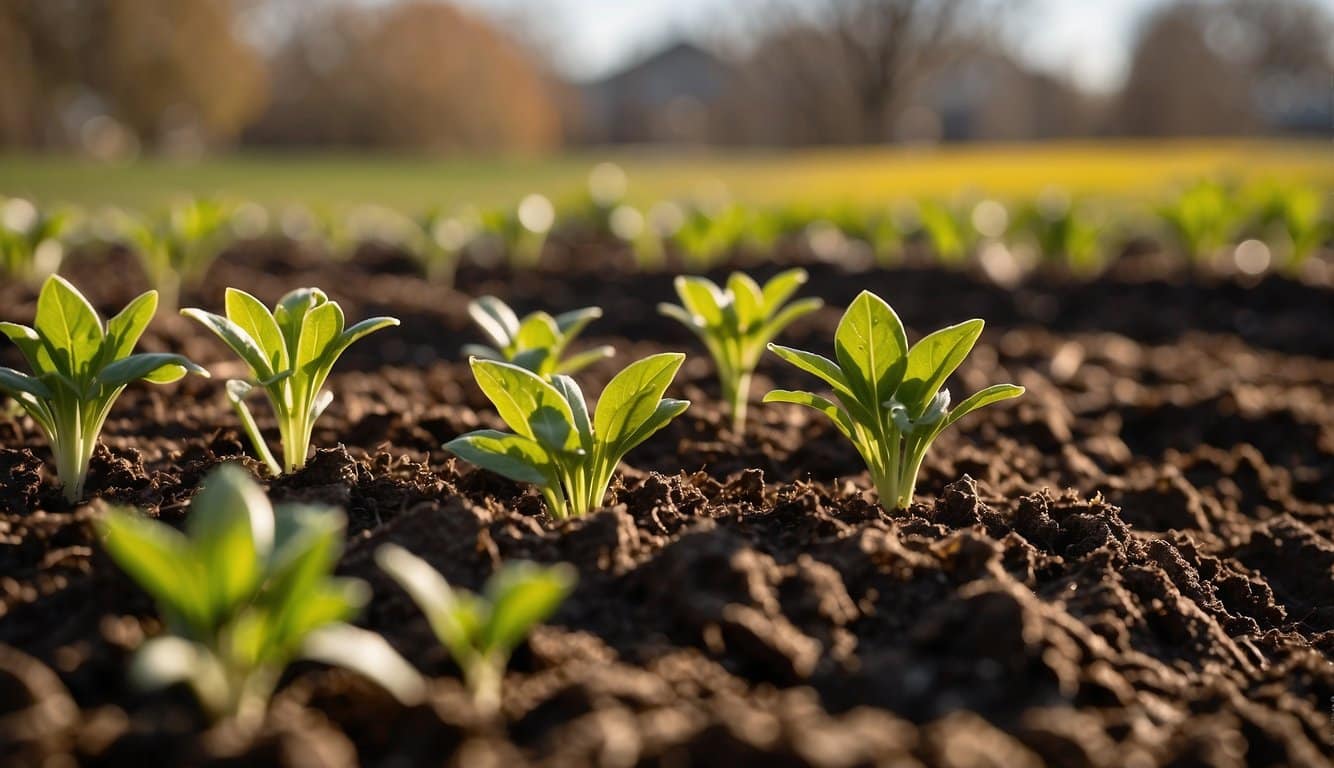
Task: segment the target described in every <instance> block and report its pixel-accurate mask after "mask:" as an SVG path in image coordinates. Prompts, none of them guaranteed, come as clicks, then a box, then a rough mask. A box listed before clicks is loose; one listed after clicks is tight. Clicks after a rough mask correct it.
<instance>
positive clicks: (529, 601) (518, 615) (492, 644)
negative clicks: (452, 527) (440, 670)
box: [375, 544, 576, 714]
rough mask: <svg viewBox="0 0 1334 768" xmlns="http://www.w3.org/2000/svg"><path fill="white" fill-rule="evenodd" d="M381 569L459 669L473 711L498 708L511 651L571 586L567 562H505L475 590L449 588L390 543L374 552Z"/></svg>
mask: <svg viewBox="0 0 1334 768" xmlns="http://www.w3.org/2000/svg"><path fill="white" fill-rule="evenodd" d="M375 560H376V562H377V563H379V565H380V567H381V568H382V569H384V571H385V573H387V574H389V575H390V576H391V577H392V578H393V579H394V581H396V582H398V584H399V586H401V587H402V588H403V590H404V591H406V592H407V593H408V595H410V596H411V597H412V600H413V602H415V603H417V607H418V608H420V609H421V612H422V613H423V614H425V615H426V619H427V621H428V622H430V625H431V630H432V631H434V632H435V636H436V637H437V638H438V639H439V640H440V643H441V645H443V646H444V647H445V649H446V650H447V651H449V655H450V656H451V657H452V658H453V659H454V663H455V664H458V665H459V669H461V670H462V671H463V680H464V683H465V684H466V685H467V686H468V690H469V691H471V692H472V695H473V700H474V701H475V702H476V704H477V707H478V709H480V710H482V711H483V712H485V713H488V714H494V713H495V712H496V711H497V710H498V709H499V708H500V693H501V684H502V682H503V681H504V678H505V667H506V666H507V665H508V664H509V659H510V654H511V653H512V652H513V651H514V649H515V647H517V646H518V645H519V643H521V642H523V640H524V638H525V637H527V636H528V633H529V632H531V631H532V628H533V627H534V626H536V625H537V624H539V623H540V622H542V621H544V620H545V619H546V618H547V617H549V616H550V615H551V614H552V613H555V611H556V608H557V607H559V606H560V604H561V602H562V601H564V600H565V598H566V596H567V595H569V594H570V590H571V589H573V588H574V583H575V578H576V576H575V571H574V569H573V568H571V567H570V566H568V565H564V564H560V565H553V566H539V565H536V564H533V563H522V562H521V563H509V564H506V565H505V566H504V567H503V568H501V569H500V570H499V571H497V572H496V573H495V574H494V575H493V576H492V577H491V578H490V579H489V580H487V582H486V586H485V587H484V588H483V590H482V593H481V594H480V595H479V594H475V593H473V592H469V591H467V590H463V589H454V588H452V587H450V586H449V583H448V582H446V581H445V579H444V577H443V576H441V575H440V573H439V572H438V571H436V570H435V569H434V568H432V567H431V566H430V565H429V564H427V563H426V561H424V560H422V559H421V558H419V557H417V556H416V555H414V554H412V553H411V552H409V551H407V550H406V549H403V548H402V547H399V546H396V545H394V544H386V545H384V546H382V547H380V548H379V549H378V550H376V552H375Z"/></svg>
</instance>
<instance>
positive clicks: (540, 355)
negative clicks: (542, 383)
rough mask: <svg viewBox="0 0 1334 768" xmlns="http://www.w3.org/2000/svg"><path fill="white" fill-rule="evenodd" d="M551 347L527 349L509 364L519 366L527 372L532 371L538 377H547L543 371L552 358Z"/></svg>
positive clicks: (511, 359) (510, 360)
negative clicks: (548, 360)
mask: <svg viewBox="0 0 1334 768" xmlns="http://www.w3.org/2000/svg"><path fill="white" fill-rule="evenodd" d="M551 351H552V348H551V347H539V348H537V349H525V350H524V351H522V352H520V353H519V354H517V355H515V356H514V357H512V358H510V359H509V362H510V363H512V364H514V365H517V366H519V367H520V368H522V369H524V370H525V371H532V372H533V373H536V374H537V375H538V376H543V375H545V371H544V370H543V369H544V368H545V367H546V366H545V363H546V362H547V359H548V358H550V357H551Z"/></svg>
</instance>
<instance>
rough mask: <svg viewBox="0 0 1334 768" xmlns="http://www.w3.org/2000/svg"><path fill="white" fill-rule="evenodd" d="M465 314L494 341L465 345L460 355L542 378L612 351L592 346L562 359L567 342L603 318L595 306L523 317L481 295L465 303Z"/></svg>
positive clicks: (574, 368)
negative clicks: (512, 366)
mask: <svg viewBox="0 0 1334 768" xmlns="http://www.w3.org/2000/svg"><path fill="white" fill-rule="evenodd" d="M468 314H469V315H471V316H472V319H473V320H474V321H475V322H476V323H477V325H478V326H479V327H480V328H481V329H482V332H483V333H485V334H486V335H487V337H488V338H489V339H490V340H491V343H492V344H494V345H495V346H494V347H488V346H484V345H482V344H465V345H464V347H463V354H465V355H470V356H472V357H480V358H482V359H483V360H501V361H504V362H507V363H513V364H515V365H517V366H519V367H520V368H526V369H528V370H530V371H532V372H533V373H536V374H537V375H539V376H541V377H542V378H544V379H550V378H551V377H552V376H554V375H556V374H562V373H563V374H573V373H576V372H578V371H580V370H582V369H583V368H586V367H588V366H589V365H592V364H593V363H595V362H597V361H598V360H601V359H603V358H605V357H611V355H612V352H613V351H614V350H613V349H612V348H611V347H609V346H601V347H595V348H593V349H590V350H587V351H585V352H580V353H578V354H576V355H573V356H571V357H568V358H563V357H562V356H563V355H564V354H565V350H566V348H567V347H569V345H570V342H572V341H574V340H575V338H576V337H577V336H578V335H579V334H580V333H581V332H582V331H583V330H584V328H585V327H587V326H588V324H589V323H591V322H592V321H594V320H596V319H597V318H599V317H602V310H601V309H599V308H598V307H585V308H583V309H575V310H571V311H569V312H565V313H562V314H560V315H557V316H555V317H552V316H551V315H549V314H547V313H546V312H533V313H532V314H530V315H528V316H527V317H524V318H523V319H522V320H520V319H519V317H518V316H517V315H515V314H514V310H512V309H510V308H509V305H508V304H506V303H505V302H503V301H501V300H500V299H497V298H496V297H495V296H483V297H481V298H480V299H473V300H472V301H471V302H469V303H468Z"/></svg>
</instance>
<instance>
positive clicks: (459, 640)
mask: <svg viewBox="0 0 1334 768" xmlns="http://www.w3.org/2000/svg"><path fill="white" fill-rule="evenodd" d="M375 562H376V563H377V564H379V566H380V568H381V569H382V570H383V571H384V572H385V573H387V574H389V576H390V578H392V579H393V580H394V581H396V582H398V585H399V586H400V587H402V588H403V591H404V592H407V593H408V596H409V597H411V598H412V601H413V602H414V603H416V604H417V608H418V609H420V610H421V612H422V613H423V614H424V615H425V616H426V620H427V621H428V622H429V623H430V625H431V630H432V631H433V632H435V636H436V637H437V638H438V639H439V640H440V642H441V644H443V645H444V646H445V648H446V649H448V650H449V653H450V655H451V656H453V657H454V660H455V661H456V662H458V664H459V666H466V665H467V664H468V663H469V662H470V661H471V660H472V659H473V658H474V657H475V656H476V652H477V649H476V648H475V647H474V646H473V632H472V628H471V627H470V626H469V624H468V622H465V621H462V620H461V619H462V618H463V616H462V614H463V610H461V609H462V608H463V602H464V601H463V600H460V598H461V597H462V595H459V594H456V593H455V591H454V590H453V589H451V588H450V586H449V582H447V581H445V578H444V577H443V576H441V575H440V573H439V571H437V570H435V569H434V568H432V567H431V566H430V565H429V564H427V562H426V561H425V560H422V559H421V558H420V557H417V556H416V555H414V554H412V553H411V552H409V551H407V550H406V549H404V548H402V547H400V546H398V545H396V544H384V545H382V546H381V547H380V548H379V549H377V550H375Z"/></svg>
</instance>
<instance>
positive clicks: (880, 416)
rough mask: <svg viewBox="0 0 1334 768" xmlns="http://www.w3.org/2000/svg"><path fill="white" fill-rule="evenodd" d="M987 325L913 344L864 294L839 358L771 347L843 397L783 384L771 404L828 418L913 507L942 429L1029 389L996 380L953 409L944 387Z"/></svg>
mask: <svg viewBox="0 0 1334 768" xmlns="http://www.w3.org/2000/svg"><path fill="white" fill-rule="evenodd" d="M982 325H983V323H982V321H981V320H969V321H967V322H963V323H960V324H958V325H952V326H950V327H948V328H942V329H941V330H939V331H936V332H935V333H932V334H930V335H929V336H927V337H925V338H923V339H922V340H921V341H919V342H917V344H915V345H913V347H912V348H911V349H909V348H908V338H907V335H906V334H905V333H904V331H903V324H902V323H901V322H899V318H898V315H896V314H894V310H893V309H890V307H889V305H888V304H886V303H885V302H884V300H883V299H881V298H880V297H878V296H876V295H875V294H872V293H870V292H867V291H863V292H862V293H861V295H859V296H858V297H857V298H856V299H855V300H854V301H853V302H852V304H851V305H850V306H849V307H848V309H847V311H846V312H845V313H844V314H843V319H842V320H841V321H840V322H839V324H838V329H837V331H835V333H834V351H835V356H836V358H837V362H835V361H833V360H830V359H828V358H825V357H821V356H820V355H817V354H813V353H811V352H803V351H801V350H797V349H790V348H788V347H780V346H778V345H776V344H770V345H769V349H771V350H773V352H774V354H776V355H778V356H779V357H781V358H783V359H784V360H786V361H788V362H789V363H791V364H792V365H794V366H796V367H797V368H799V369H801V370H803V371H805V372H807V373H810V374H813V375H815V376H816V377H818V378H820V379H821V380H823V381H824V382H825V383H826V384H828V385H829V386H830V387H832V388H833V390H834V395H835V398H836V399H837V402H834V401H831V400H828V399H826V398H824V397H821V396H819V395H815V394H812V393H810V392H792V391H788V390H781V389H780V390H774V391H773V392H770V393H769V394H767V395H765V396H764V402H766V403H794V404H796V405H804V406H806V407H808V408H813V409H815V410H817V411H819V412H821V413H823V414H824V415H826V416H828V417H829V419H830V420H831V421H833V422H834V426H835V427H837V428H838V431H839V432H841V433H843V435H844V437H846V438H848V440H850V441H852V444H853V445H854V446H856V448H857V452H858V453H859V454H861V457H862V459H863V460H864V461H865V462H866V468H867V469H868V470H869V471H870V473H871V480H872V482H874V483H875V489H876V492H877V493H878V494H879V496H880V503H881V504H882V505H884V506H886V507H887V508H888V507H890V505H893V507H894V508H897V509H906V508H907V507H908V506H909V505H910V504H911V503H912V497H913V490H914V487H915V486H916V484H917V472H918V470H919V469H920V468H921V466H922V458H923V457H924V456H925V455H926V452H927V449H928V448H930V447H931V443H932V442H933V441H934V440H935V439H936V437H937V436H939V435H940V433H941V432H943V431H945V429H946V428H948V427H949V426H950V425H951V424H954V423H955V422H956V421H958V420H959V419H961V418H963V417H964V416H967V415H968V414H969V413H972V412H973V411H975V410H977V409H978V408H981V407H983V406H986V405H990V404H992V403H995V402H999V401H1001V400H1008V399H1010V398H1012V397H1018V396H1019V395H1021V394H1023V393H1024V388H1023V387H1019V386H1015V385H1014V384H996V385H993V386H990V387H987V388H986V389H984V390H982V391H980V392H977V393H976V394H974V395H973V396H972V397H969V398H968V399H966V400H964V401H963V402H962V403H959V405H958V406H957V407H956V408H954V409H953V410H950V408H949V404H950V393H949V390H948V389H944V386H943V385H944V384H945V380H946V379H947V378H949V375H950V374H951V373H953V372H954V369H956V368H958V367H959V364H960V363H962V362H963V360H964V358H966V357H967V356H968V352H969V351H970V350H971V349H972V348H973V344H975V343H976V342H977V338H978V336H979V335H981V333H982Z"/></svg>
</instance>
